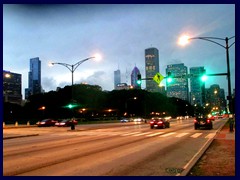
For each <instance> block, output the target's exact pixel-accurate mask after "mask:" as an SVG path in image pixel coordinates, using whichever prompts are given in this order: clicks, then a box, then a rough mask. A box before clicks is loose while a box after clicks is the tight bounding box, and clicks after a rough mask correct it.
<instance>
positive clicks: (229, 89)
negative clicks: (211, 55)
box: [178, 36, 235, 113]
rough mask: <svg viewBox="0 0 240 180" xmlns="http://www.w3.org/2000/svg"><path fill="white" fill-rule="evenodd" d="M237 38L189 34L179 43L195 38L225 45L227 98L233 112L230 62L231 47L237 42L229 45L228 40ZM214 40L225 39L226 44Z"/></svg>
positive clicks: (185, 42) (182, 43) (183, 43)
mask: <svg viewBox="0 0 240 180" xmlns="http://www.w3.org/2000/svg"><path fill="white" fill-rule="evenodd" d="M233 38H235V36H232V37H230V38H228V37H226V38H218V37H192V38H190V37H189V36H182V37H181V38H179V41H178V43H179V44H180V45H185V44H187V43H188V42H189V41H190V40H194V39H201V40H205V41H209V42H211V43H214V44H217V45H219V46H221V47H223V48H224V49H225V50H226V60H227V79H228V96H227V99H228V101H229V111H230V113H232V93H231V78H230V64H229V48H230V47H232V45H233V44H235V42H233V43H232V44H231V45H228V41H229V40H231V39H233ZM214 40H220V41H225V45H222V44H220V43H218V42H216V41H214Z"/></svg>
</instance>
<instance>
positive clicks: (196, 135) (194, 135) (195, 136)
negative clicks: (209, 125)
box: [191, 133, 202, 138]
mask: <svg viewBox="0 0 240 180" xmlns="http://www.w3.org/2000/svg"><path fill="white" fill-rule="evenodd" d="M201 135H202V133H195V134H193V135H192V136H191V137H192V138H197V137H199V136H201Z"/></svg>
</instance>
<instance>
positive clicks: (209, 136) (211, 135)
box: [205, 133, 216, 138]
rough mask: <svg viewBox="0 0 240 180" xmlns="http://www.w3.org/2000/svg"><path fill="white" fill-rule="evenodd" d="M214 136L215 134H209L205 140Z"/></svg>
mask: <svg viewBox="0 0 240 180" xmlns="http://www.w3.org/2000/svg"><path fill="white" fill-rule="evenodd" d="M215 135H216V133H210V134H208V135H207V136H206V137H205V138H213V137H214V136H215Z"/></svg>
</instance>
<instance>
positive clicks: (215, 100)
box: [206, 84, 226, 113]
mask: <svg viewBox="0 0 240 180" xmlns="http://www.w3.org/2000/svg"><path fill="white" fill-rule="evenodd" d="M206 104H208V106H209V107H210V109H211V111H212V112H214V111H215V112H218V113H222V112H223V111H226V98H225V91H224V89H221V88H220V86H219V85H218V84H213V85H211V86H210V88H207V89H206Z"/></svg>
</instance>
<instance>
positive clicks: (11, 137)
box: [3, 134, 39, 140]
mask: <svg viewBox="0 0 240 180" xmlns="http://www.w3.org/2000/svg"><path fill="white" fill-rule="evenodd" d="M38 135H39V134H29V135H19V136H9V137H3V140H6V139H14V138H21V137H30V136H38Z"/></svg>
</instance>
